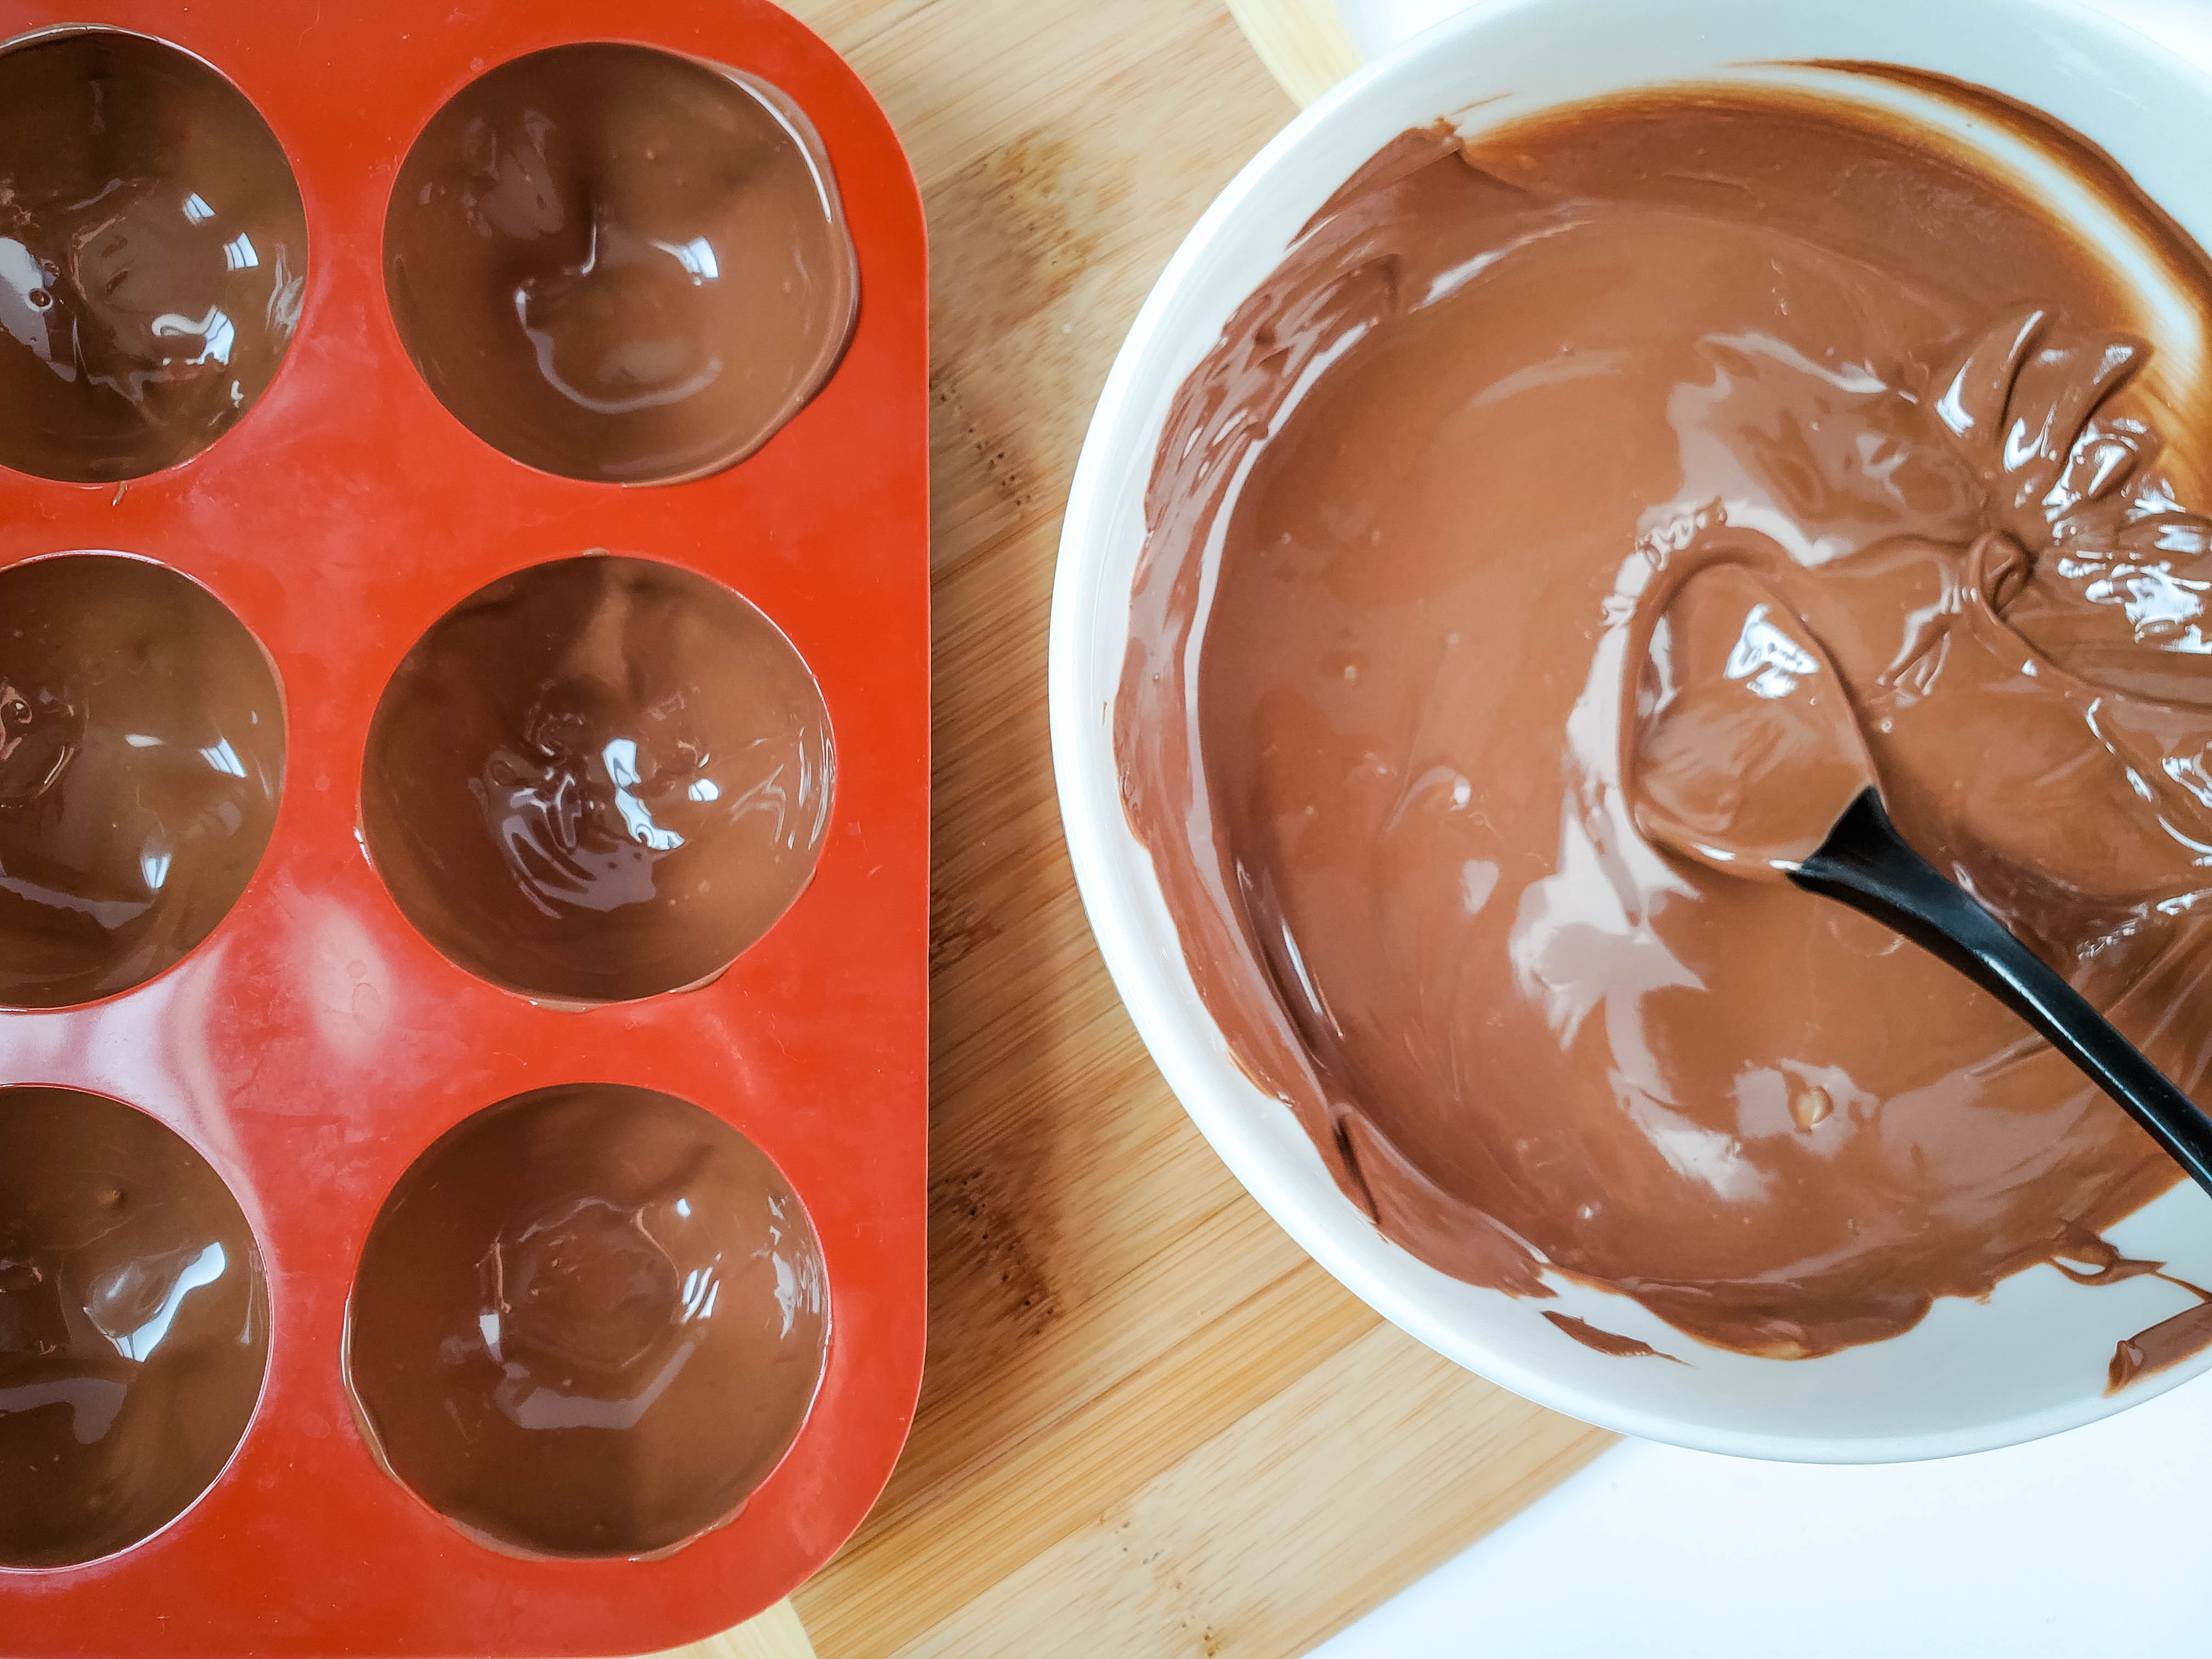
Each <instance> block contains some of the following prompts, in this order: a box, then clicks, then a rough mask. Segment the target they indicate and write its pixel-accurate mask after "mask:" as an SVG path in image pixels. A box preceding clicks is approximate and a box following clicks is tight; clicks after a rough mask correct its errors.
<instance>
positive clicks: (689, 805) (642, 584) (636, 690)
mask: <svg viewBox="0 0 2212 1659" xmlns="http://www.w3.org/2000/svg"><path fill="white" fill-rule="evenodd" d="M833 772H834V756H833V750H832V745H831V741H830V732H829V712H828V710H827V709H825V708H823V702H822V694H821V691H820V690H819V689H818V688H817V686H816V685H815V683H814V677H813V676H812V675H811V673H809V672H808V671H807V667H806V665H805V662H804V661H803V660H802V659H800V657H799V653H798V652H797V651H796V650H795V649H793V647H792V644H791V641H788V640H787V639H786V638H785V637H784V636H783V635H782V634H781V633H780V632H778V631H777V629H776V628H775V624H774V623H771V622H769V620H768V618H767V617H763V616H762V615H761V613H760V612H759V611H757V610H755V609H754V608H753V607H752V606H751V605H748V604H747V603H746V602H745V601H744V599H740V598H738V596H737V595H736V594H735V593H732V592H730V591H729V590H728V589H727V588H726V587H721V586H717V585H716V584H715V583H714V582H711V581H708V580H707V579H706V578H705V577H703V576H697V575H694V574H691V573H690V572H689V571H685V570H679V569H678V568H675V567H674V566H672V565H664V564H658V563H655V562H652V561H650V560H646V559H629V558H610V557H607V556H587V557H584V558H576V559H568V560H563V561H561V562H557V563H554V564H543V565H538V566H534V567H532V568H530V569H528V570H525V571H522V572H520V574H516V575H513V576H508V577H505V578H503V579H502V580H499V581H496V582H494V583H493V584H491V586H489V587H486V588H483V589H482V590H480V591H479V592H477V593H475V594H473V595H472V596H471V597H470V598H468V599H464V600H463V601H462V602H461V603H460V604H459V605H456V606H455V607H454V608H453V610H452V611H448V612H447V614H446V615H445V616H444V617H441V618H440V619H439V621H438V622H437V623H435V624H433V626H432V627H431V629H430V630H429V632H428V633H427V634H425V635H423V636H422V640H421V641H419V642H418V643H417V644H416V647H415V648H414V649H413V650H412V651H410V652H409V653H407V656H406V658H405V659H404V660H403V661H402V662H401V663H400V665H399V668H398V672H396V673H395V674H394V675H393V676H392V684H390V685H389V686H388V687H386V690H385V693H384V696H383V697H382V699H381V700H380V702H378V704H377V708H376V714H375V718H374V720H373V721H372V722H371V724H370V726H369V733H368V758H367V764H366V767H365V769H364V775H363V778H362V834H363V836H364V838H365V840H366V842H367V845H368V852H369V856H370V857H371V859H372V860H374V862H375V865H376V867H377V870H378V871H379V872H380V873H381V874H382V876H383V878H384V880H385V883H386V886H387V887H388V888H389V889H390V890H391V893H392V898H393V899H394V900H395V901H396V902H398V906H399V908H400V909H401V910H402V911H403V912H404V913H405V915H406V916H407V919H408V920H409V921H411V922H413V923H414V924H415V926H416V927H418V928H420V929H421V930H422V933H423V934H424V935H425V936H426V937H428V939H429V940H430V942H431V943H432V944H433V945H436V946H437V947H438V948H439V949H440V950H441V951H444V952H445V953H446V954H447V956H448V957H452V958H453V960H454V961H455V962H458V963H460V964H461V965H462V966H463V967H464V968H466V969H468V970H469V971H470V972H471V973H473V974H477V975H480V976H481V977H483V978H485V979H488V980H490V981H493V982H494V983H495V984H499V985H502V986H505V987H507V988H508V989H510V990H514V991H519V992H520V993H522V994H524V995H526V996H531V997H536V998H539V999H542V1000H548V1001H556V1002H619V1001H626V1000H633V999H635V998H639V997H647V996H653V995H656V994H659V993H660V992H663V991H674V990H681V989H684V988H685V987H689V986H692V985H696V984H698V983H700V982H701V981H704V980H708V979H711V978H712V977H713V976H714V975H716V974H719V973H720V972H721V970H722V969H725V968H726V967H728V966H729V964H730V963H732V961H734V960H735V959H736V957H737V956H738V953H739V952H740V951H744V949H745V947H746V946H748V945H750V944H752V943H753V941H754V940H755V939H758V938H759V937H760V936H761V935H762V934H763V933H766V932H767V931H768V929H769V927H770V926H771V925H772V924H773V923H774V922H775V920H776V918H777V917H779V916H781V915H782V914H783V913H784V911H785V910H786V909H787V908H789V907H790V905H791V903H792V902H793V900H794V899H796V898H797V897H798V896H799V893H800V892H801V891H802V890H804V889H805V886H806V884H807V882H808V881H809V880H810V879H811V878H812V876H813V873H814V862H815V859H816V856H817V854H818V852H819V851H820V848H821V845H822V837H823V832H824V831H825V829H827V827H828V824H829V804H830V796H831V787H832V775H833Z"/></svg>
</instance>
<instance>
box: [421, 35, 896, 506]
mask: <svg viewBox="0 0 2212 1659" xmlns="http://www.w3.org/2000/svg"><path fill="white" fill-rule="evenodd" d="M384 264H385V282H386V289H387V291H388V292H389V294H390V295H391V299H392V317H393V319H394V320H395V321H396V322H397V323H398V325H399V333H400V337H401V338H402V339H403V340H404V341H405V342H406V345H407V349H408V352H409V355H410V356H412V357H413V358H414V360H415V366H416V368H418V369H420V370H421V371H422V378H423V379H424V380H427V381H428V382H429V385H430V389H431V390H432V391H433V392H436V393H437V395H438V397H439V398H440V399H441V401H442V402H443V403H444V404H445V405H446V407H447V409H449V410H452V411H453V415H454V416H455V417H456V418H457V419H459V421H460V422H462V423H463V424H464V425H465V426H466V427H468V428H469V429H470V430H471V431H472V432H474V433H475V434H476V435H477V436H478V437H480V438H482V439H483V440H484V441H485V442H487V443H489V444H491V445H493V446H494V447H496V448H499V449H501V450H503V451H505V452H506V453H507V454H509V455H512V456H513V457H514V459H517V460H519V461H522V462H525V463H526V464H527V465H532V466H535V467H538V468H541V469H543V470H544V471H548V472H557V473H561V474H563V475H565V476H567V477H573V478H592V479H600V480H605V481H607V482H611V483H672V482H676V481H678V480H681V479H685V478H692V477H699V476H701V475H702V474H704V473H708V472H714V471H719V470H720V469H721V468H723V467H726V466H728V465H731V464H732V463H733V462H736V461H739V460H742V459H744V457H746V456H747V455H750V453H752V452H753V451H754V450H756V449H757V448H759V447H760V446H761V445H763V444H764V443H766V442H767V441H769V438H770V437H771V436H773V435H774V434H775V430H776V428H779V427H781V425H782V424H783V423H784V422H786V421H787V420H789V419H790V418H791V417H792V416H793V415H795V414H796V413H798V411H799V409H800V408H801V407H802V406H803V405H804V404H805V403H806V401H807V400H808V399H809V398H811V397H813V395H814V394H815V392H817V391H818V390H819V389H820V388H821V386H822V383H823V381H824V380H827V379H828V378H829V372H830V370H831V369H832V368H835V367H836V363H837V360H838V358H839V357H840V356H842V355H843V353H844V349H845V343H846V340H847V339H848V337H850V335H851V333H852V329H853V320H854V315H855V313H856V310H857V307H858V302H859V293H860V288H859V283H860V276H859V266H858V264H857V261H856V258H855V256H854V251H853V244H852V240H851V237H850V235H849V234H848V232H847V230H846V228H845V220H844V214H843V210H842V208H841V206H840V205H839V203H838V198H837V187H836V181H835V180H834V179H833V178H832V177H831V174H830V171H829V158H828V156H827V155H826V154H825V153H824V151H823V148H822V144H821V141H820V139H819V138H818V137H817V136H816V135H815V132H814V129H813V126H812V125H811V123H810V122H809V121H808V120H807V119H806V117H805V114H804V113H803V112H800V111H799V108H798V107H797V106H795V105H794V104H793V103H792V102H791V100H788V99H787V98H786V97H785V96H784V95H783V94H781V93H780V92H778V91H777V90H776V89H775V88H773V87H770V86H769V85H767V84H765V83H764V82H759V81H756V80H753V79H751V78H750V77H749V76H742V75H738V74H736V73H735V72H733V71H731V70H724V69H720V68H718V67H715V66H714V65H710V64H702V63H698V62H696V61H695V60H693V59H691V58H679V57H677V56H675V55H674V54H672V53H670V52H659V51H655V50H653V49H651V48H648V47H645V46H615V45H582V46H556V47H554V48H552V49H551V50H550V51H545V52H533V53H532V54H531V55H530V56H528V57H526V58H517V59H516V60H514V61H513V63H510V64H502V65H501V66H500V67H499V68H497V69H495V70H492V71H491V72H490V73H489V74H488V75H485V76H482V77H481V78H479V79H477V80H476V81H473V82H470V83H469V85H468V86H467V87H465V88H463V89H462V90H461V91H460V92H459V94H456V95H455V97H454V98H453V100H452V101H451V102H450V103H448V104H447V106H445V107H444V108H443V109H441V111H439V112H438V113H437V115H436V116H435V117H434V118H432V120H431V122H430V124H429V125H428V126H427V127H425V128H424V129H423V131H422V137H419V138H417V139H416V141H415V144H414V147H413V148H412V149H410V150H409V151H408V154H407V159H406V161H405V163H404V165H403V166H402V167H401V168H400V170H399V177H398V182H397V183H396V184H395V185H393V187H392V206H391V210H390V212H389V215H388V216H387V217H386V222H385V229H384Z"/></svg>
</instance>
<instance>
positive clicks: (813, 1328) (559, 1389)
mask: <svg viewBox="0 0 2212 1659" xmlns="http://www.w3.org/2000/svg"><path fill="white" fill-rule="evenodd" d="M828 1328H829V1305H828V1300H827V1290H826V1281H825V1279H824V1278H823V1266H822V1260H821V1255H820V1250H819V1248H818V1247H817V1244H816V1243H815V1238H814V1233H813V1230H812V1228H811V1225H809V1223H808V1221H807V1218H806V1215H805V1211H804V1209H803V1208H802V1207H801V1206H800V1204H799V1200H798V1197H797V1196H796V1195H795V1194H793V1191H792V1190H791V1188H790V1186H789V1184H788V1183H787V1182H785V1180H784V1179H783V1177H782V1176H781V1174H779V1173H778V1172H777V1170H776V1169H775V1166H774V1165H773V1164H770V1163H769V1161H768V1159H767V1158H765V1157H763V1155H762V1154H761V1152H759V1150H758V1149H757V1148H756V1147H755V1146H753V1144H752V1143H751V1142H750V1141H749V1140H747V1139H745V1138H744V1136H743V1135H741V1134H739V1133H738V1132H737V1131H736V1130H734V1129H732V1128H731V1127H729V1126H728V1125H727V1124H726V1123H724V1122H722V1121H720V1119H718V1118H716V1117H714V1116H713V1115H711V1114H709V1113H708V1112H705V1111H702V1110H701V1109H699V1108H698V1107H696V1106H693V1105H690V1104H689V1103H686V1102H684V1101H681V1100H678V1099H675V1098H674V1097H671V1096H668V1095H664V1094H659V1093H655V1092H654V1091H651V1090H647V1089H635V1088H625V1087H618V1086H617V1085H611V1084H580V1085H571V1086H567V1087H562V1088H553V1089H543V1090H539V1091H537V1092H535V1093H532V1094H527V1095H522V1096H520V1097H516V1098H515V1099H513V1100H510V1101H506V1102H503V1103H501V1104H499V1105H497V1106H494V1107H491V1108H489V1109H486V1110H484V1111H482V1112H479V1113H477V1115H475V1116H473V1117H471V1118H469V1119H466V1120H465V1121H463V1122H462V1123H461V1124H459V1126H458V1127H455V1128H454V1129H453V1130H451V1131H449V1132H448V1133H447V1134H446V1135H445V1136H443V1137H442V1138H441V1139H439V1140H438V1141H437V1142H435V1144H434V1145H433V1146H431V1147H430V1148H429V1150H428V1151H427V1152H424V1153H423V1154H422V1157H421V1158H418V1159H416V1162H415V1164H413V1165H412V1166H411V1167H410V1169H409V1170H408V1171H407V1173H406V1174H405V1175H404V1176H402V1177H401V1178H400V1181H399V1183H398V1186H397V1187H395V1188H393V1189H392V1195H391V1197H390V1198H388V1199H387V1200H386V1201H385V1204H384V1207H383V1209H382V1210H381V1211H380V1212H378V1215H377V1218H376V1222H375V1225H374V1227H372V1228H371V1230H370V1232H369V1236H368V1243H367V1245H366V1246H365V1247H364V1249H362V1259H361V1266H360V1269H359V1272H358V1273H357V1274H356V1279H355V1281H354V1287H353V1293H352V1297H351V1299H350V1301H349V1304H348V1308H347V1321H346V1366H347V1376H348V1379H349V1386H350V1388H351V1389H352V1391H353V1397H354V1400H355V1401H356V1406H357V1407H358V1411H359V1413H360V1416H361V1419H362V1424H363V1426H364V1429H365V1431H367V1433H368V1436H369V1437H370V1440H371V1443H372V1445H373V1447H374V1449H375V1450H376V1451H377V1454H378V1455H379V1456H380V1458H381V1459H382V1460H383V1461H384V1462H385V1464H386V1468H389V1469H390V1470H391V1471H392V1474H394V1475H396V1476H397V1477H398V1479H399V1480H401V1481H403V1482H404V1483H405V1485H406V1486H408V1487H410V1489H411V1490H412V1491H413V1492H415V1493H416V1496H418V1497H419V1498H422V1500H423V1501H424V1502H425V1503H427V1504H429V1505H430V1506H431V1507H432V1508H433V1509H435V1510H438V1511H439V1512H440V1513H441V1514H442V1515H444V1516H447V1518H448V1519H449V1520H451V1521H453V1522H454V1523H455V1524H456V1525H458V1526H459V1527H460V1528H463V1529H464V1530H465V1531H466V1532H469V1533H470V1534H472V1535H475V1536H477V1538H479V1539H481V1540H482V1541H485V1542H487V1543H489V1544H491V1545H493V1546H494V1547H499V1548H502V1549H505V1550H508V1551H510V1552H514V1553H525V1554H532V1555H548V1556H636V1555H647V1554H653V1553H660V1552H664V1551H666V1550H670V1549H672V1548H675V1547H678V1546H680V1545H682V1544H684V1542H686V1541H689V1540H690V1539H692V1538H694V1537H696V1535H697V1534H700V1533H702V1532H704V1531H706V1530H708V1528H713V1527H715V1526H717V1525H720V1523H721V1522H724V1521H726V1520H727V1519H729V1517H730V1516H732V1514H734V1513H735V1512H736V1510H738V1507H739V1506H740V1505H741V1504H743V1503H744V1500H745V1498H747V1497H748V1496H749V1495H750V1493H751V1492H752V1491H753V1489H754V1488H755V1487H756V1486H758V1485H759V1484H760V1482H761V1481H762V1480H764V1479H766V1478H767V1476H768V1474H769V1472H770V1471H771V1470H772V1469H773V1468H775V1465H776V1463H777V1462H778V1461H779V1460H781V1457H782V1455H783V1454H784V1452H785V1450H786V1449H787V1448H788V1447H789V1446H790V1444H791V1443H792V1441H793V1439H794V1438H795V1437H797V1435H798V1433H799V1426H800V1425H801V1424H802V1423H803V1422H804V1421H805V1417H806V1413H807V1411H808V1409H809V1408H810V1407H811V1405H812V1402H813V1399H814V1392H815V1388H816V1385H817V1383H818V1382H819V1380H820V1377H821V1371H822V1364H823V1350H824V1344H825V1342H826V1340H827V1336H828Z"/></svg>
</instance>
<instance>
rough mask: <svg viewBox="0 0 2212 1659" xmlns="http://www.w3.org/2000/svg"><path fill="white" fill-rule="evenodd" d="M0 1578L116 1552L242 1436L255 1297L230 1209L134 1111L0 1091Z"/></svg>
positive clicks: (257, 1279)
mask: <svg viewBox="0 0 2212 1659" xmlns="http://www.w3.org/2000/svg"><path fill="white" fill-rule="evenodd" d="M0 1146H5V1148H6V1152H5V1155H4V1156H0V1566H9V1567H56V1566H68V1565H74V1564H76V1563H78V1562H82V1561H90V1560H94V1559H97V1558H98V1557H100V1556H103V1555H112V1554H113V1553H115V1552H116V1551H118V1550H120V1549H125V1548H127V1547H129V1546H131V1545H132V1544H135V1543H137V1541H139V1540H140V1539H142V1538H145V1537H147V1536H149V1534H153V1533H155V1532H156V1531H158V1530H160V1529H161V1528H162V1527H165V1526H167V1524H168V1523H169V1522H171V1521H173V1520H174V1519H175V1518H176V1517H177V1516H179V1515H181V1514H182V1513H183V1512H184V1511H185V1510H186V1509H187V1508H189V1507H190V1506H191V1504H192V1502H193V1500H194V1499H196V1498H198V1497H199V1495H200V1494H201V1493H202V1492H205V1491H206V1490H207V1489H208V1487H209V1486H210V1485H212V1484H213V1483H214V1481H215V1479H216V1476H217V1475H218V1474H221V1473H222V1468H223V1465H224V1464H225V1463H227V1462H228V1461H229V1459H230V1455H231V1452H232V1450H233V1449H234V1448H235V1447H236V1446H237V1444H238V1443H239V1441H240V1439H241V1438H242V1437H244V1435H245V1433H246V1423H247V1420H248V1419H251V1418H252V1415H253V1407H254V1403H255V1401H258V1399H259V1398H260V1395H261V1376H262V1371H263V1370H264V1366H265V1364H266V1362H267V1359H268V1353H269V1305H268V1291H267V1288H266V1286H265V1285H264V1282H263V1279H262V1273H261V1260H260V1256H259V1255H258V1252H257V1251H256V1250H255V1249H254V1246H253V1237H252V1231H251V1230H250V1229H249V1228H248V1227H247V1225H246V1217H245V1215H244V1214H243V1212H240V1209H239V1207H238V1200H236V1199H234V1198H233V1197H232V1196H231V1195H230V1190H229V1188H227V1187H225V1186H224V1185H223V1182H222V1176H218V1175H217V1174H216V1172H215V1170H213V1169H211V1168H210V1167H209V1164H208V1162H207V1160H206V1159H205V1158H202V1157H201V1156H200V1155H199V1154H198V1153H197V1152H195V1151H193V1150H192V1148H191V1146H188V1145H187V1144H185V1141H184V1140H183V1139H180V1138H179V1136H178V1135H176V1134H175V1133H173V1132H172V1131H171V1130H169V1129H167V1128H165V1127H162V1126H161V1124H159V1123H157V1122H155V1121H154V1120H153V1119H152V1118H150V1117H148V1116H146V1115H144V1114H143V1113H142V1112H137V1111H134V1110H132V1109H131V1108H130V1107H128V1106H125V1105H123V1104H121V1103H118V1102H116V1101H112V1100H109V1099H107V1098H106V1097H103V1096H100V1095H91V1094H84V1093H82V1092H80V1091H76V1090H74V1089H37V1088H14V1089H0Z"/></svg>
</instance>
